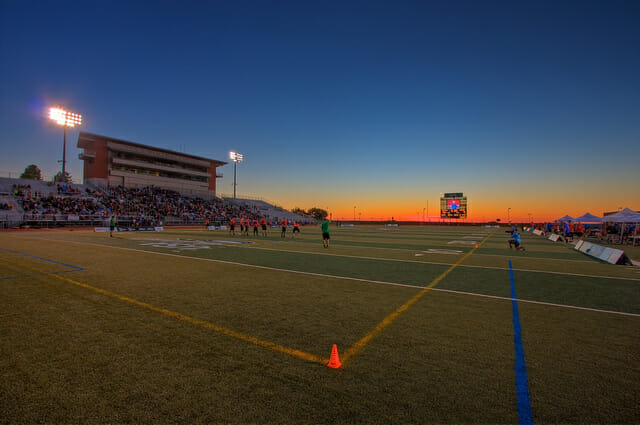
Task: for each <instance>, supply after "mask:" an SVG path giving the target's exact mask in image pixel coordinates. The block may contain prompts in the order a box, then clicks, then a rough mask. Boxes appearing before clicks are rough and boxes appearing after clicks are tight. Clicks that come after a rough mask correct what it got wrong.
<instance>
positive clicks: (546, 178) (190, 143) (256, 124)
mask: <svg viewBox="0 0 640 425" xmlns="http://www.w3.org/2000/svg"><path fill="white" fill-rule="evenodd" d="M0 59H1V68H0V72H1V74H0V114H1V115H0V128H1V129H2V131H1V132H0V147H1V149H2V156H1V158H0V175H2V176H6V175H7V174H8V173H11V174H12V175H15V174H17V173H20V172H22V171H23V170H24V167H26V166H27V165H28V164H31V163H36V164H37V165H39V166H40V168H41V169H42V170H43V171H44V173H45V175H46V176H48V177H50V176H52V175H53V174H54V173H55V172H56V171H58V170H59V164H58V163H57V161H58V160H59V159H60V157H61V150H62V147H61V145H62V130H61V128H59V127H56V126H55V125H54V124H53V123H52V122H50V121H49V120H48V119H47V118H46V115H45V111H46V108H47V107H48V106H49V105H52V104H59V105H63V106H66V107H67V108H69V109H70V110H73V111H76V112H79V113H81V114H83V117H84V123H83V126H82V129H83V130H85V131H89V132H93V133H97V134H103V135H106V136H110V137H116V138H121V139H125V140H130V141H134V142H138V143H144V144H150V145H155V146H160V147H164V148H168V149H173V150H176V151H185V152H187V153H191V154H195V155H201V156H206V157H210V158H214V159H220V160H225V161H227V160H228V152H229V150H238V151H240V152H242V153H244V154H245V156H246V159H245V162H243V163H242V164H240V165H239V168H238V184H239V187H238V191H239V194H240V195H248V196H261V197H264V198H267V199H270V200H273V201H277V202H279V203H280V204H282V205H283V206H285V207H289V208H290V207H293V206H301V207H304V208H309V207H312V206H320V207H323V208H324V207H329V208H330V209H331V210H333V211H335V212H336V216H340V215H346V216H348V215H349V214H352V210H353V206H358V208H359V210H360V211H361V212H362V213H363V215H364V216H373V217H375V216H380V215H385V214H387V213H389V215H390V214H392V213H393V211H392V210H390V209H389V208H391V207H390V205H392V206H393V208H395V209H396V210H397V212H395V215H396V216H403V215H410V214H414V215H415V214H416V213H417V212H418V211H419V212H420V213H422V210H423V208H424V207H425V205H426V202H427V201H429V202H431V204H430V206H431V210H430V211H429V212H430V213H431V214H432V215H435V214H436V212H435V209H436V208H435V205H436V202H437V200H438V197H439V196H440V194H441V193H442V192H451V191H456V192H457V191H462V192H465V193H466V194H467V195H468V196H469V199H470V201H469V203H470V210H471V213H472V214H473V213H474V211H475V212H476V213H477V214H478V216H477V218H478V219H479V218H482V217H484V216H485V215H489V216H492V215H497V216H500V215H499V214H502V212H504V214H502V215H506V209H507V207H510V208H512V214H514V215H516V216H518V214H520V215H521V216H522V217H526V216H527V214H528V213H532V214H534V215H538V216H539V217H542V216H543V215H545V214H546V215H549V214H551V215H553V214H555V212H556V210H557V212H558V213H560V215H564V214H565V213H575V214H582V213H583V212H586V210H591V212H593V213H595V214H601V213H602V211H601V210H605V209H617V208H618V207H619V206H629V207H631V208H636V209H637V208H640V190H639V186H640V184H639V183H638V182H640V171H639V169H640V167H639V166H638V164H639V162H638V158H639V156H638V155H640V2H637V1H628V2H615V1H614V2H611V1H607V2H604V1H603V2H527V3H524V2H506V1H505V2H426V1H425V2H391V1H389V2H370V1H359V2H322V3H318V2H299V1H296V2H261V1H255V2H179V1H148V2H130V1H84V2H74V1H70V2H49V1H5V0H0ZM67 141H68V145H67V146H68V151H67V157H68V160H69V161H70V162H69V165H68V169H69V170H70V172H71V174H72V176H73V177H74V179H75V180H78V181H79V180H81V179H82V164H81V162H80V161H79V160H78V159H77V153H78V150H77V149H76V148H75V144H76V142H77V131H70V132H69V133H68V140H67ZM222 171H223V172H224V175H225V177H224V178H223V179H221V180H219V181H218V185H219V186H218V188H219V192H222V193H232V191H233V188H232V182H233V168H232V166H231V165H228V166H226V167H224V168H223V170H222ZM618 204H620V205H618ZM552 208H555V210H553V211H551V209H552ZM493 209H495V212H494V211H493ZM383 210H384V211H383ZM387 210H389V211H387ZM412 211H413V213H412ZM480 213H482V215H480ZM485 218H489V217H485ZM491 218H494V217H491Z"/></svg>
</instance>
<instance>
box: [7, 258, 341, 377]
mask: <svg viewBox="0 0 640 425" xmlns="http://www.w3.org/2000/svg"><path fill="white" fill-rule="evenodd" d="M0 261H3V262H5V263H9V264H13V265H15V266H18V267H22V268H25V269H29V270H32V271H35V272H38V273H41V274H44V275H47V276H49V277H52V278H55V279H58V280H62V281H64V282H68V283H71V284H73V285H76V286H79V287H81V288H85V289H88V290H90V291H93V292H97V293H98V294H102V295H105V296H107V297H111V298H115V299H117V300H120V301H124V302H127V303H129V304H133V305H136V306H138V307H142V308H145V309H147V310H151V311H155V312H157V313H161V314H164V315H165V316H169V317H172V318H174V319H178V320H181V321H183V322H187V323H191V324H192V325H195V326H199V327H201V328H205V329H209V330H212V331H215V332H218V333H221V334H224V335H227V336H230V337H232V338H236V339H239V340H242V341H245V342H249V343H251V344H255V345H259V346H261V347H265V348H269V349H271V350H274V351H278V352H280V353H284V354H288V355H290V356H293V357H297V358H299V359H302V360H307V361H310V362H315V363H320V364H323V365H324V364H327V363H328V362H329V359H328V358H323V357H319V356H316V355H314V354H310V353H305V352H303V351H300V350H295V349H293V348H289V347H284V346H282V345H279V344H276V343H273V342H269V341H263V340H261V339H258V338H254V337H252V336H249V335H245V334H243V333H241V332H236V331H234V330H231V329H227V328H223V327H222V326H218V325H215V324H213V323H209V322H205V321H204V320H199V319H195V318H193V317H189V316H185V315H184V314H180V313H176V312H175V311H171V310H167V309H165V308H161V307H156V306H154V305H152V304H147V303H145V302H142V301H138V300H136V299H133V298H130V297H127V296H124V295H120V294H116V293H115V292H111V291H108V290H106V289H102V288H98V287H95V286H91V285H89V284H87V283H83V282H78V281H77V280H73V279H69V278H66V277H64V276H60V275H58V274H53V273H49V272H46V271H44V270H39V269H37V268H35V267H31V266H28V265H26V264H24V263H19V262H15V261H11V260H7V259H6V258H0Z"/></svg>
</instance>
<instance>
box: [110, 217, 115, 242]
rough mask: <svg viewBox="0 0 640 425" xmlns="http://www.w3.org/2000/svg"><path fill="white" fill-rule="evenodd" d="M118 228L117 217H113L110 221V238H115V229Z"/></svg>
mask: <svg viewBox="0 0 640 425" xmlns="http://www.w3.org/2000/svg"><path fill="white" fill-rule="evenodd" d="M115 228H116V217H115V216H113V215H112V216H111V220H109V237H111V238H112V237H113V229H115Z"/></svg>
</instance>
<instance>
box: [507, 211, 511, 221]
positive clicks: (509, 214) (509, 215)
mask: <svg viewBox="0 0 640 425" xmlns="http://www.w3.org/2000/svg"><path fill="white" fill-rule="evenodd" d="M507 221H508V222H509V223H511V208H507Z"/></svg>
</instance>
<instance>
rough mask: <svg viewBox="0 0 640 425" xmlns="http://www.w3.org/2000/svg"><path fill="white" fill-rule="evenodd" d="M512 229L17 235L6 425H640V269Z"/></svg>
mask: <svg viewBox="0 0 640 425" xmlns="http://www.w3.org/2000/svg"><path fill="white" fill-rule="evenodd" d="M504 230H505V229H504V228H502V229H495V228H482V227H456V226H442V227H438V226H424V227H417V226H416V227H410V226H406V227H403V226H400V227H399V228H387V227H384V226H382V225H380V226H374V225H371V226H355V227H353V228H336V227H335V226H333V227H332V232H331V246H330V248H329V249H324V248H323V247H322V242H321V237H320V229H319V228H318V227H303V228H302V235H301V236H299V237H297V238H295V239H292V238H291V237H290V235H288V237H287V238H281V237H280V231H279V229H272V230H271V233H270V235H269V236H268V237H267V238H262V237H256V238H254V237H251V236H249V237H246V236H231V235H229V233H228V232H227V231H224V230H218V231H208V230H204V229H174V230H165V231H163V232H122V233H117V234H116V237H114V238H110V237H109V234H108V233H93V232H88V231H48V232H44V231H43V232H39V231H29V232H5V233H0V287H1V291H2V296H1V297H0V306H1V307H2V313H1V314H2V321H1V324H0V330H1V332H2V336H3V344H2V349H1V350H2V351H1V354H2V356H1V357H0V364H1V365H2V371H3V379H2V383H1V384H0V399H1V401H0V422H2V423H36V422H37V423H43V422H46V423H85V424H93V423H123V422H136V423H420V424H425V423H518V422H519V421H521V422H522V421H523V416H522V415H525V420H526V409H524V410H522V409H523V406H524V407H526V404H527V403H528V405H529V406H530V415H531V416H530V419H531V420H532V422H534V423H638V422H640V407H639V404H638V399H639V395H640V366H639V365H640V338H639V336H640V271H639V270H640V269H639V268H638V267H629V266H614V265H610V264H604V263H601V262H599V261H597V260H594V259H591V258H589V257H587V256H585V255H583V254H581V253H579V252H576V251H575V250H573V249H571V247H568V246H565V245H564V244H561V243H553V242H551V241H548V240H546V239H544V238H541V237H538V236H534V235H532V234H529V233H525V234H524V235H523V245H524V246H526V248H527V250H526V251H525V252H519V251H511V250H509V248H508V246H507V240H508V234H506V233H505V231H504ZM476 246H477V247H476ZM510 264H511V266H512V273H510ZM512 290H515V294H516V298H517V303H514V302H512V295H511V294H512ZM514 304H515V306H514ZM514 307H517V308H514ZM516 312H517V315H516ZM518 326H519V328H520V329H521V332H517V331H516V329H518ZM518 338H520V339H521V348H522V350H523V352H518V350H517V349H516V348H517V347H518V346H519V345H518V344H519V342H518ZM334 344H335V345H336V346H337V348H338V352H339V356H340V360H341V362H342V366H341V367H339V368H337V369H333V368H329V367H327V366H326V364H327V362H329V356H330V354H331V349H332V346H333V345H334ZM523 368H524V371H525V373H526V374H525V375H524V376H525V381H523V380H522V379H523ZM523 382H524V385H523ZM523 388H524V392H523ZM519 412H520V415H521V416H520V417H519ZM523 412H524V413H523Z"/></svg>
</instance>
